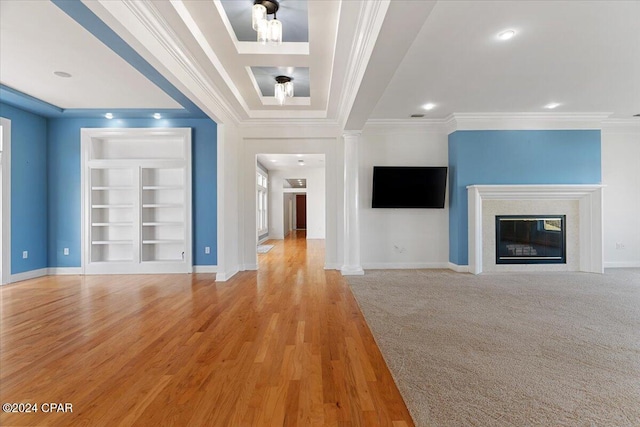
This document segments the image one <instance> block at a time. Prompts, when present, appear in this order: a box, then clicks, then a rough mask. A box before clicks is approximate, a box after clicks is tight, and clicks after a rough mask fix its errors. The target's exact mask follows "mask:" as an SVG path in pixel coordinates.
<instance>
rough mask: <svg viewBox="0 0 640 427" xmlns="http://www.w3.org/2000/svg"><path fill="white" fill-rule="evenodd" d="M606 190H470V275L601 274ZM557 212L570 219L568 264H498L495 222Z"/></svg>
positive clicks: (511, 187)
mask: <svg viewBox="0 0 640 427" xmlns="http://www.w3.org/2000/svg"><path fill="white" fill-rule="evenodd" d="M602 190H603V186H602V185H599V184H594V185H470V186H468V187H467V197H468V203H469V204H468V226H469V228H468V232H469V234H468V239H469V246H468V251H469V272H471V273H473V274H479V273H481V272H483V271H585V272H592V273H603V271H604V270H603V249H602V242H603V236H602V232H603V227H602ZM549 212H554V213H557V214H563V215H566V220H567V227H566V233H567V236H566V258H567V259H566V264H537V265H531V264H526V265H523V264H497V263H496V261H495V254H496V252H495V251H496V249H495V216H496V215H532V214H536V215H538V214H540V215H543V214H545V213H549Z"/></svg>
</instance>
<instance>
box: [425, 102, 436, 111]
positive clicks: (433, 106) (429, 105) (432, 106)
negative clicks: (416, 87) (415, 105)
mask: <svg viewBox="0 0 640 427" xmlns="http://www.w3.org/2000/svg"><path fill="white" fill-rule="evenodd" d="M422 108H424V109H425V110H427V111H429V110H433V109H434V108H436V104H434V103H432V102H429V103H427V104H424V105H423V106H422Z"/></svg>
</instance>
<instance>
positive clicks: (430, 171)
mask: <svg viewBox="0 0 640 427" xmlns="http://www.w3.org/2000/svg"><path fill="white" fill-rule="evenodd" d="M446 186H447V168H446V167H445V166H433V167H407V166H374V167H373V201H372V204H371V207H373V208H437V209H442V208H444V197H445V191H446Z"/></svg>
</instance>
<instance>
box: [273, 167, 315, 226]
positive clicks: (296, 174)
mask: <svg viewBox="0 0 640 427" xmlns="http://www.w3.org/2000/svg"><path fill="white" fill-rule="evenodd" d="M291 178H295V179H306V180H307V189H306V193H307V239H324V238H325V236H326V227H325V223H326V215H325V211H326V203H325V193H326V185H325V170H324V168H307V167H301V168H298V169H288V170H272V171H270V172H269V180H270V182H269V206H270V208H269V216H270V219H269V238H271V239H283V238H284V236H285V235H286V233H287V230H286V228H287V226H286V224H288V219H287V218H285V217H286V215H285V212H284V211H285V208H284V207H285V197H284V194H285V193H284V189H283V184H284V180H285V179H291ZM294 226H295V225H294Z"/></svg>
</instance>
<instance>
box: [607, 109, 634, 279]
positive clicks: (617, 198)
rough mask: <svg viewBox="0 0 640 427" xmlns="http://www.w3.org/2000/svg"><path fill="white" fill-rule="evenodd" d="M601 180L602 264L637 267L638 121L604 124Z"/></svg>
mask: <svg viewBox="0 0 640 427" xmlns="http://www.w3.org/2000/svg"><path fill="white" fill-rule="evenodd" d="M635 122H638V121H637V120H636V121H635ZM602 183H603V184H605V185H606V187H605V189H604V266H605V268H607V267H640V125H638V124H637V123H636V124H635V125H634V124H633V123H630V124H626V125H625V124H623V125H620V126H616V125H613V126H611V125H610V126H607V125H605V126H603V129H602ZM621 245H622V246H621Z"/></svg>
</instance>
